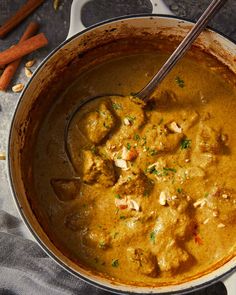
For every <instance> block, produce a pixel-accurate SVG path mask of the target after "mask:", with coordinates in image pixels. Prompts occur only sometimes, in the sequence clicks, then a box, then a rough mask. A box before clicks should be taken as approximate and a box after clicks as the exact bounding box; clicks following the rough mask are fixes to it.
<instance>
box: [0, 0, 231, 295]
mask: <svg viewBox="0 0 236 295" xmlns="http://www.w3.org/2000/svg"><path fill="white" fill-rule="evenodd" d="M24 2H25V1H24V0H1V1H0V24H2V23H3V22H4V21H5V20H6V19H7V18H8V17H9V16H10V15H12V14H13V13H14V12H15V11H16V10H17V8H18V7H19V6H20V5H21V4H22V3H24ZM165 2H166V4H167V5H169V7H170V9H171V10H172V11H173V13H174V14H176V15H178V16H181V17H185V18H189V19H192V20H196V19H197V17H198V16H199V15H200V13H201V12H202V11H203V10H204V8H205V7H206V6H207V4H208V3H209V2H210V1H209V0H202V1H196V0H191V1H182V0H180V1H173V0H166V1H165ZM71 3H72V0H61V1H60V6H59V9H58V10H57V11H55V10H54V8H53V1H52V0H47V1H45V3H44V4H43V5H42V6H41V7H40V8H38V9H37V11H36V12H35V13H33V15H31V16H30V17H28V19H27V20H26V21H25V22H23V23H22V24H21V25H20V26H19V27H18V28H17V29H15V30H14V31H13V32H11V33H10V34H9V35H8V36H7V38H5V39H4V40H0V51H1V50H3V49H5V48H7V47H9V46H10V45H12V44H14V43H16V42H17V41H18V40H19V37H20V36H21V34H22V32H23V31H24V29H25V27H26V24H27V23H28V22H29V21H30V20H36V21H38V22H39V23H40V31H42V32H44V33H45V34H46V35H47V37H48V39H49V45H48V46H47V47H46V48H44V49H41V50H39V51H37V52H35V53H33V54H31V55H30V56H28V57H27V58H25V59H24V60H25V61H26V60H30V59H31V58H34V59H36V60H37V63H36V65H35V66H34V67H36V66H37V65H38V64H39V63H40V61H42V60H43V59H44V58H45V57H46V56H47V54H48V53H49V52H51V51H52V50H53V49H54V48H55V47H56V46H58V45H59V44H60V43H61V42H62V41H63V40H65V38H66V36H67V33H68V28H69V14H70V6H71ZM151 11H152V6H151V4H150V2H149V0H96V1H95V0H93V1H90V2H89V3H87V4H86V5H85V6H84V9H83V15H82V20H83V22H84V24H85V25H86V26H89V25H91V24H94V23H96V22H99V21H101V20H105V19H108V18H111V17H114V16H120V15H126V14H132V13H151ZM235 15H236V1H235V0H229V1H228V3H227V4H226V5H225V7H224V8H223V10H222V11H221V12H220V13H219V14H218V15H217V16H216V17H215V19H214V21H213V22H211V26H212V27H213V28H216V29H217V30H219V31H221V32H223V33H224V34H226V35H227V36H229V37H231V38H232V39H234V40H236V25H235ZM23 65H24V62H23V63H22V66H21V67H20V69H19V70H18V72H17V75H16V76H15V78H14V79H13V81H12V84H11V85H14V84H16V83H19V82H21V83H24V84H26V83H27V81H28V78H26V77H25V74H24V71H23ZM34 67H33V69H34ZM18 98H19V95H18V94H15V93H13V92H12V91H11V90H10V91H8V92H7V93H0V107H1V108H0V112H1V113H0V151H3V150H6V141H7V135H8V130H9V124H10V120H11V116H12V113H13V110H14V108H15V106H16V103H17V101H18ZM4 169H5V167H4V166H3V165H2V164H1V165H0V185H1V187H0V191H1V192H3V194H5V195H7V194H8V193H9V187H8V184H7V181H6V173H5V172H6V171H5V170H4ZM0 205H1V202H0ZM4 206H5V207H4ZM1 207H2V208H1V209H5V210H7V211H8V212H9V213H11V214H13V215H17V213H16V212H15V211H14V210H15V209H13V207H11V204H10V205H9V204H7V205H6V204H5V205H4V202H3V204H2V206H1ZM0 283H1V282H0ZM192 294H195V295H213V294H214V295H225V294H227V292H226V291H225V287H224V285H223V284H222V283H218V284H215V285H213V286H210V287H208V288H207V289H204V290H202V291H199V292H195V293H192Z"/></svg>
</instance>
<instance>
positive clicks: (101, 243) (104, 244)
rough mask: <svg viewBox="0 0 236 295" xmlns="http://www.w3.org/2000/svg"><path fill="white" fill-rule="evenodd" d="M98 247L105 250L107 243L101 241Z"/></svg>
mask: <svg viewBox="0 0 236 295" xmlns="http://www.w3.org/2000/svg"><path fill="white" fill-rule="evenodd" d="M98 246H99V248H101V249H104V248H105V246H106V243H105V241H99V243H98Z"/></svg>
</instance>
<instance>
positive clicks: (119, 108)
mask: <svg viewBox="0 0 236 295" xmlns="http://www.w3.org/2000/svg"><path fill="white" fill-rule="evenodd" d="M112 108H113V109H114V110H116V111H117V110H122V106H121V105H120V104H119V103H113V104H112Z"/></svg>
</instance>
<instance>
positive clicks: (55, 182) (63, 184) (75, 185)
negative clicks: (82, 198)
mask: <svg viewBox="0 0 236 295" xmlns="http://www.w3.org/2000/svg"><path fill="white" fill-rule="evenodd" d="M51 185H52V187H53V190H54V192H55V194H56V196H57V198H58V199H59V200H60V201H63V202H67V201H71V200H74V199H75V198H76V197H77V195H78V194H79V191H80V180H79V179H52V180H51Z"/></svg>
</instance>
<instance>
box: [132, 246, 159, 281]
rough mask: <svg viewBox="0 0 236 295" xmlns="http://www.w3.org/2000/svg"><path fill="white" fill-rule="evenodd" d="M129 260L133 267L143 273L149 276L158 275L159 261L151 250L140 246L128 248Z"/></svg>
mask: <svg viewBox="0 0 236 295" xmlns="http://www.w3.org/2000/svg"><path fill="white" fill-rule="evenodd" d="M127 258H128V261H130V262H131V263H132V267H133V268H134V269H135V270H136V271H139V272H140V273H141V274H144V275H148V276H156V274H157V263H156V259H155V256H154V255H152V254H151V253H150V252H149V251H145V250H143V249H140V248H136V249H135V248H128V249H127Z"/></svg>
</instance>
